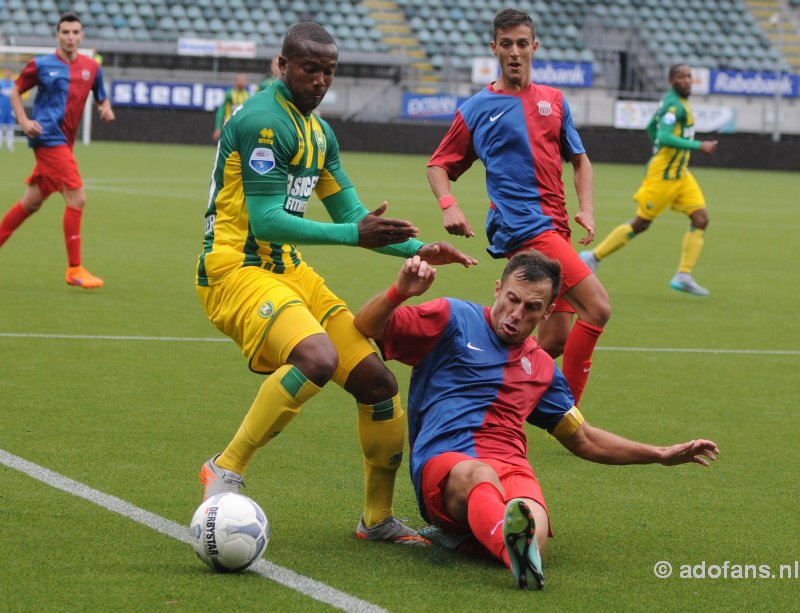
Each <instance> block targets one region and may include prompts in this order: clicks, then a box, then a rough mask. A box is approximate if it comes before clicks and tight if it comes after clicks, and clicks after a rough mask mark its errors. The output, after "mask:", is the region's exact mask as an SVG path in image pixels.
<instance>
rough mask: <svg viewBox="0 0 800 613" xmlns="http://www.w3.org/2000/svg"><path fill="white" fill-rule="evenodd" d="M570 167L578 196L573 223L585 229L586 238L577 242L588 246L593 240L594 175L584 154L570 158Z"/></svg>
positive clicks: (587, 157) (590, 164)
mask: <svg viewBox="0 0 800 613" xmlns="http://www.w3.org/2000/svg"><path fill="white" fill-rule="evenodd" d="M572 166H573V168H574V170H575V178H574V182H575V192H576V193H577V194H578V208H579V210H578V213H577V214H576V215H575V221H576V222H577V223H578V224H580V225H581V226H582V227H583V228H585V229H586V236H584V237H583V238H582V239H580V240H579V241H578V242H579V243H580V244H581V245H588V244H589V243H591V242H592V241H593V240H594V233H595V225H594V173H593V171H592V163H591V162H590V161H589V156H587V155H586V154H585V153H580V154H578V155H573V156H572Z"/></svg>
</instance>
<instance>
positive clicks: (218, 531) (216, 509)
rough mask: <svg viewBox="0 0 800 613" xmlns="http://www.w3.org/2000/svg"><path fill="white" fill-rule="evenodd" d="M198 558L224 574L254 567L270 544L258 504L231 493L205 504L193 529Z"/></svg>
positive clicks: (192, 525) (218, 495) (199, 511)
mask: <svg viewBox="0 0 800 613" xmlns="http://www.w3.org/2000/svg"><path fill="white" fill-rule="evenodd" d="M190 532H191V536H192V546H193V547H194V550H195V553H197V557H199V558H200V559H201V560H203V562H205V563H206V564H208V565H209V566H210V567H211V568H213V569H214V570H216V571H218V572H221V573H235V572H238V571H240V570H244V569H246V568H248V567H249V566H251V565H252V564H254V563H255V562H256V561H257V560H258V559H259V558H260V557H261V556H262V555H263V554H264V550H265V549H266V548H267V543H269V522H268V521H267V516H266V515H264V511H262V510H261V507H259V506H258V505H257V504H256V503H255V501H253V500H251V499H250V498H248V497H247V496H243V495H242V494H234V493H232V492H227V493H224V494H217V495H216V496H212V497H211V498H209V499H208V500H205V501H204V502H203V503H202V504H201V505H200V506H199V507H197V511H195V512H194V517H192V523H191V526H190Z"/></svg>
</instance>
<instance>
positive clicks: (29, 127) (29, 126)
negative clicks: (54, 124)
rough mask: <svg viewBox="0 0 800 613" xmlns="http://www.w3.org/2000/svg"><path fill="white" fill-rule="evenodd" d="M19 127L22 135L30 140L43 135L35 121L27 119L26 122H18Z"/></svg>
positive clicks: (40, 125)
mask: <svg viewBox="0 0 800 613" xmlns="http://www.w3.org/2000/svg"><path fill="white" fill-rule="evenodd" d="M20 127H21V128H22V133H23V134H24V135H25V136H29V137H31V138H36V137H37V136H41V135H42V134H43V133H44V129H43V128H42V124H40V123H39V122H38V121H36V120H35V119H29V120H28V121H23V122H20Z"/></svg>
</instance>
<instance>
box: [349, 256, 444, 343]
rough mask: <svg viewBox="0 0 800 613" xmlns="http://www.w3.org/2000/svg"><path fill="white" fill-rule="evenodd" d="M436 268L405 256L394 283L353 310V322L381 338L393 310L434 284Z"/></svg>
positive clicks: (369, 335)
mask: <svg viewBox="0 0 800 613" xmlns="http://www.w3.org/2000/svg"><path fill="white" fill-rule="evenodd" d="M435 279H436V269H435V268H433V267H432V266H429V265H428V263H427V262H426V261H424V260H423V259H421V258H420V257H419V256H418V255H415V256H414V257H413V258H408V259H407V260H406V261H405V262H404V263H403V266H402V267H401V268H400V272H399V273H397V278H396V279H395V282H394V285H392V286H391V287H390V288H389V289H388V290H386V291H383V292H380V293H379V294H376V295H375V296H373V297H372V298H371V299H370V300H369V301H368V302H367V303H366V304H365V305H364V306H363V307H361V308H360V309H359V310H358V313H356V316H355V321H354V324H355V326H356V328H357V329H358V331H359V332H361V334H363V335H364V336H367V337H369V338H374V339H375V340H381V339H383V336H384V331H385V330H386V324H387V323H388V321H389V318H390V317H391V316H392V312H393V311H394V310H395V309H396V308H397V307H398V306H400V304H401V303H402V302H403V301H404V300H407V299H408V298H410V297H411V296H421V295H422V294H424V293H425V292H426V291H428V289H429V288H430V287H431V285H433V281H434V280H435Z"/></svg>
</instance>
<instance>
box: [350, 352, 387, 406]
mask: <svg viewBox="0 0 800 613" xmlns="http://www.w3.org/2000/svg"><path fill="white" fill-rule="evenodd" d="M344 389H345V390H347V391H348V392H350V393H351V394H352V395H353V396H354V397H355V399H356V400H357V401H358V402H361V403H363V404H375V403H378V402H382V401H384V400H386V399H388V398H392V397H394V396H395V395H396V394H397V391H398V387H397V379H395V377H394V375H393V374H392V371H391V370H389V369H388V368H386V365H385V364H384V363H383V362H382V361H381V359H380V358H379V357H378V356H377V355H376V354H374V353H373V354H371V355H368V356H367V357H366V358H364V359H363V360H361V362H359V363H358V365H356V367H355V368H354V369H353V371H352V372H351V373H350V376H349V377H347V381H346V382H345V384H344Z"/></svg>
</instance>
